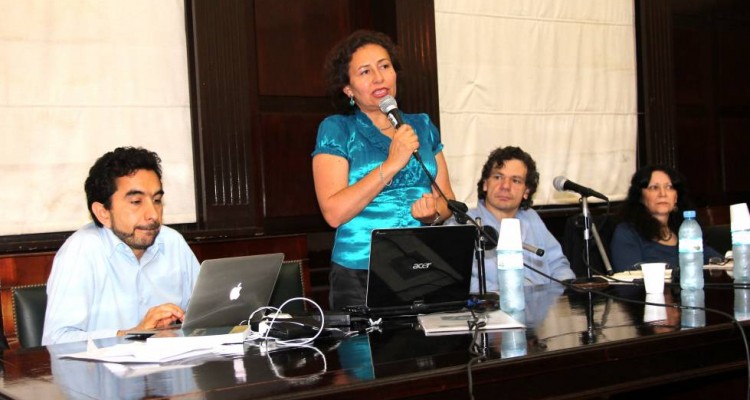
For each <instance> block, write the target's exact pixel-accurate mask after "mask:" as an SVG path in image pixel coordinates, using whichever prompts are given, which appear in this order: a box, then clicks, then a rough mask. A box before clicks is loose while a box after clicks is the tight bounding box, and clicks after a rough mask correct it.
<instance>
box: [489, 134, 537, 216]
mask: <svg viewBox="0 0 750 400" xmlns="http://www.w3.org/2000/svg"><path fill="white" fill-rule="evenodd" d="M508 160H518V161H521V162H522V163H524V165H526V187H527V188H528V189H529V195H528V196H527V198H525V199H523V200H521V209H523V210H526V209H528V208H529V207H531V205H532V204H534V200H532V198H533V196H534V193H536V189H537V187H538V186H539V172H537V170H536V162H534V159H533V158H531V155H529V153H527V152H525V151H523V150H521V148H520V147H514V146H507V147H498V148H497V149H495V150H493V151H492V153H490V155H489V157H487V162H486V163H484V166H483V167H482V177H481V178H480V179H479V182H477V197H478V198H479V200H484V199H486V198H487V191H486V190H484V181H485V180H487V179H488V178H489V177H490V174H491V173H492V169H494V168H495V167H497V168H502V167H503V165H505V162H506V161H508Z"/></svg>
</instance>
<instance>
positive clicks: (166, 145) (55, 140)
mask: <svg viewBox="0 0 750 400" xmlns="http://www.w3.org/2000/svg"><path fill="white" fill-rule="evenodd" d="M184 14H185V13H184V1H182V0H159V1H152V0H128V1H115V0H100V1H88V0H65V1H58V0H22V1H18V0H0V138H2V139H0V140H1V142H0V168H1V169H2V173H0V204H2V209H3V211H2V212H0V235H15V234H26V233H38V232H57V231H68V230H75V229H77V228H79V227H80V226H81V225H83V224H84V223H86V222H87V221H90V217H89V216H88V211H87V209H86V197H85V194H84V192H83V182H84V180H85V178H86V176H87V175H88V169H89V168H90V167H91V165H92V164H93V163H94V161H95V160H96V159H97V158H98V157H99V156H101V155H102V154H104V153H105V152H107V151H110V150H112V149H114V148H115V147H118V146H141V147H145V148H147V149H149V150H152V151H156V152H157V153H159V155H160V156H161V158H162V168H163V172H164V175H163V183H164V190H165V193H166V195H165V197H164V201H165V222H166V223H182V222H194V221H195V195H194V190H195V189H194V179H193V160H192V140H191V133H190V132H191V129H190V101H189V93H188V71H187V51H186V37H185V21H184Z"/></svg>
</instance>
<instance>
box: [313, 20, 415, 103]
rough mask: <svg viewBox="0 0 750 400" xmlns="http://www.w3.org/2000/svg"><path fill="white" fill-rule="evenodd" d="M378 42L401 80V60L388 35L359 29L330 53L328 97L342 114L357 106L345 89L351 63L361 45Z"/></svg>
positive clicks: (327, 80) (327, 76)
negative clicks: (353, 55)
mask: <svg viewBox="0 0 750 400" xmlns="http://www.w3.org/2000/svg"><path fill="white" fill-rule="evenodd" d="M368 44H376V45H378V46H381V47H383V48H384V49H385V50H386V51H387V52H388V56H389V57H390V58H391V64H392V65H393V69H394V70H395V71H396V82H397V84H398V82H399V76H400V75H398V73H399V72H401V61H399V54H398V49H397V47H396V45H395V44H394V43H393V41H392V40H391V38H390V37H388V35H386V34H384V33H381V32H375V31H368V30H358V31H355V32H353V33H352V34H350V35H349V36H347V37H346V38H345V39H343V40H341V41H340V42H338V43H337V44H336V45H335V46H334V47H333V48H332V49H331V51H330V52H329V53H328V56H327V57H326V60H325V64H324V73H325V80H326V85H327V93H328V97H329V98H330V99H331V103H332V104H333V107H334V108H335V109H336V112H338V113H340V114H352V113H354V110H355V107H352V106H351V105H349V98H348V97H347V96H346V95H345V94H344V92H343V89H344V87H345V86H346V85H348V84H349V63H350V62H351V61H352V54H354V53H355V52H356V51H357V50H358V49H359V48H360V47H362V46H365V45H368Z"/></svg>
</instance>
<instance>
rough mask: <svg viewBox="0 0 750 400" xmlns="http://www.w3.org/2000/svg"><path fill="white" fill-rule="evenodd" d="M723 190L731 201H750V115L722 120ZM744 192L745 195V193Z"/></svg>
mask: <svg viewBox="0 0 750 400" xmlns="http://www.w3.org/2000/svg"><path fill="white" fill-rule="evenodd" d="M720 130H721V139H722V140H721V145H722V155H723V157H722V159H721V162H722V164H721V165H722V172H723V174H722V178H723V179H722V180H721V183H722V184H723V187H722V189H723V190H722V191H723V192H726V194H727V196H728V197H729V203H739V202H741V203H745V202H750V198H748V197H747V193H750V179H748V173H749V172H750V154H748V151H750V117H746V118H725V119H722V120H721V124H720ZM743 194H744V195H743Z"/></svg>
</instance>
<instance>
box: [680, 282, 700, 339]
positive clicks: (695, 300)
mask: <svg viewBox="0 0 750 400" xmlns="http://www.w3.org/2000/svg"><path fill="white" fill-rule="evenodd" d="M680 276H682V275H680ZM680 300H681V303H682V305H683V306H688V307H700V308H701V309H694V308H690V309H686V308H683V309H682V312H681V314H680V325H681V326H682V327H683V328H700V327H702V326H706V310H705V309H702V308H703V307H705V303H706V298H705V294H704V293H703V290H702V289H688V290H682V292H680Z"/></svg>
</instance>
